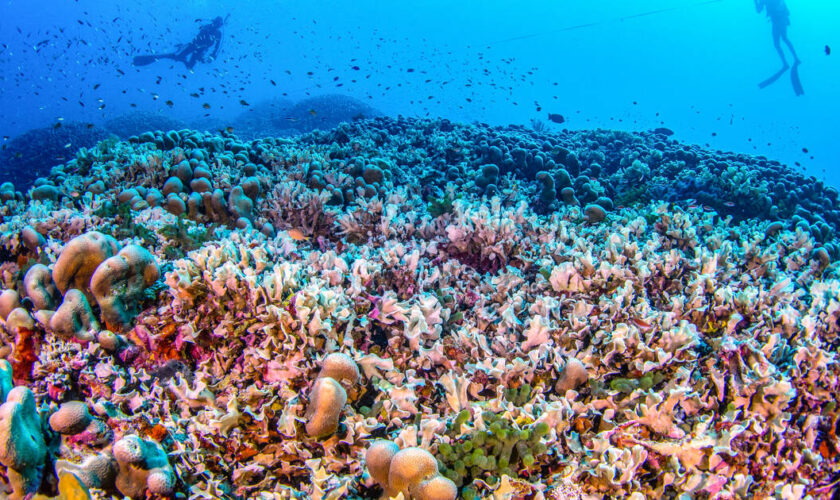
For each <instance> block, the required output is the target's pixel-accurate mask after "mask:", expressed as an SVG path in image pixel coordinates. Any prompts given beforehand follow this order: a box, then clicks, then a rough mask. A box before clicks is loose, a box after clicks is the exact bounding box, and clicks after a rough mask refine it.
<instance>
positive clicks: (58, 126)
mask: <svg viewBox="0 0 840 500" xmlns="http://www.w3.org/2000/svg"><path fill="white" fill-rule="evenodd" d="M60 127H61V122H56V124H55V125H53V128H54V129H56V128H60Z"/></svg>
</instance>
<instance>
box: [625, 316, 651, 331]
mask: <svg viewBox="0 0 840 500" xmlns="http://www.w3.org/2000/svg"><path fill="white" fill-rule="evenodd" d="M630 321H631V322H633V324H634V325H636V326H637V327H639V329H641V330H648V329H650V327H651V324H650V322H648V321H645V320H643V319H639V318H632V319H630Z"/></svg>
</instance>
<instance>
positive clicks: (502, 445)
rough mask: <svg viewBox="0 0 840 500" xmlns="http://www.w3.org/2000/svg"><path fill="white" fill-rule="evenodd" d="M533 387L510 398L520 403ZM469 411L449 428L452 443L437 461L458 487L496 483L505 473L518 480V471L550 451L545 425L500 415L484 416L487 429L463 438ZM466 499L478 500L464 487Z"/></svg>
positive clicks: (443, 446)
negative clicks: (475, 482) (516, 420)
mask: <svg viewBox="0 0 840 500" xmlns="http://www.w3.org/2000/svg"><path fill="white" fill-rule="evenodd" d="M530 392H531V391H530V387H528V388H527V389H525V390H514V392H513V393H511V396H512V397H513V398H514V399H516V400H517V401H521V400H522V399H523V398H527V396H529V395H530ZM470 417H471V415H470V412H469V411H468V410H463V411H461V412H460V413H459V414H458V415H457V416H456V417H455V418H454V419H453V420H452V421H451V422H450V423H449V425H448V426H447V431H446V435H447V436H449V437H450V442H444V443H441V444H440V445H439V446H438V455H437V459H438V462H439V463H440V471H441V474H442V475H444V476H446V477H448V478H449V479H451V480H452V481H453V482H455V484H456V485H458V486H459V487H460V486H464V485H469V484H471V483H472V482H473V480H474V479H478V478H481V479H482V480H483V481H485V482H486V483H488V484H491V485H492V484H494V483H495V481H497V480H498V478H500V477H502V475H503V474H507V475H508V476H510V477H513V478H516V477H519V476H518V472H519V471H521V470H522V469H527V468H529V467H532V466H534V465H535V464H536V463H537V462H538V461H539V459H540V457H542V456H544V455H546V453H547V451H548V449H547V447H546V445H545V443H543V442H542V438H543V437H544V436H546V435H547V434H548V432H549V426H548V424H546V423H545V422H533V423H530V424H527V425H524V426H520V425H518V424H517V423H515V422H513V421H510V420H508V419H506V418H504V417H503V416H502V415H501V414H500V413H494V412H491V411H485V412H483V413H482V419H483V420H484V424H485V425H484V429H482V430H479V429H473V430H471V431H470V432H469V433H468V434H466V435H461V432H460V429H461V426H462V425H464V424H466V423H467V421H469V420H470ZM461 495H462V497H463V498H470V497H475V490H474V489H472V487H470V486H467V487H465V488H464V489H463V490H462V492H461Z"/></svg>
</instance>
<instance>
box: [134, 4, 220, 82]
mask: <svg viewBox="0 0 840 500" xmlns="http://www.w3.org/2000/svg"><path fill="white" fill-rule="evenodd" d="M225 21H226V19H222V18H221V17H217V18H215V19H213V22H211V23H210V24H205V25H204V26H202V27H201V29H199V31H198V35H196V36H195V38H193V39H192V41H191V42H190V43H188V44H186V45H184V44H181V45H178V47H177V48H176V49H175V52H171V53H168V54H151V55H144V56H137V57H135V58H134V65H135V66H146V65H148V64H152V63H153V62H156V61H158V60H160V59H172V60H174V61H181V62H182V63H184V65H185V66H186V67H187V69H192V68H193V66H195V65H196V63H197V62H199V61H201V62H208V61H210V60H212V59H215V58H216V56H217V55H218V54H219V48H220V47H221V45H222V26H223V25H224V24H225ZM211 48H212V49H213V52H212V54H210V56H209V57H207V52H208V51H209V50H210V49H211Z"/></svg>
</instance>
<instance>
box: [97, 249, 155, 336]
mask: <svg viewBox="0 0 840 500" xmlns="http://www.w3.org/2000/svg"><path fill="white" fill-rule="evenodd" d="M159 276H160V268H159V267H158V265H157V262H155V258H154V256H152V254H151V253H149V251H148V250H146V249H145V248H143V247H141V246H139V245H128V246H127V247H125V248H123V249H122V250H120V251H119V253H117V255H114V256H113V257H109V258H108V259H106V260H104V261H103V262H102V263H101V264H99V266H97V267H96V270H95V271H94V273H93V275H92V276H91V279H90V290H91V292H93V296H94V297H95V298H96V303H97V304H99V308H100V309H101V310H102V318H103V319H104V320H105V324H106V325H108V326H109V328H110V327H115V328H120V329H124V328H127V327H128V326H129V325H130V323H131V321H132V320H133V319H134V317H135V316H136V315H137V312H138V307H137V306H138V304H139V302H140V300H141V299H142V298H143V293H144V292H145V291H146V289H147V288H149V287H150V286H152V285H153V284H154V283H155V281H157V279H158V277H159Z"/></svg>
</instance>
